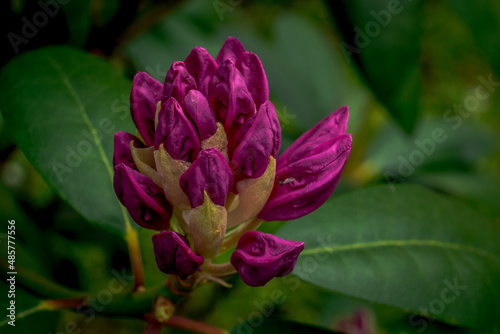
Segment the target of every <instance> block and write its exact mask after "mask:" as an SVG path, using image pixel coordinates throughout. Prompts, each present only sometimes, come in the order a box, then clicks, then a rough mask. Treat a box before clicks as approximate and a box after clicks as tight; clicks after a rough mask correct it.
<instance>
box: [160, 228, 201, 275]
mask: <svg viewBox="0 0 500 334" xmlns="http://www.w3.org/2000/svg"><path fill="white" fill-rule="evenodd" d="M153 249H154V252H155V258H156V264H157V265H158V268H159V269H160V270H161V271H162V272H164V273H165V274H172V275H177V276H179V277H180V278H181V279H185V278H186V277H188V276H190V275H192V274H194V273H195V272H196V270H198V268H199V267H200V266H201V265H202V264H203V261H204V259H203V257H201V256H198V255H196V254H195V253H194V252H193V251H192V250H191V248H189V245H188V241H187V239H186V238H185V237H184V236H183V235H182V234H179V233H177V232H172V231H163V232H160V233H157V234H155V235H153Z"/></svg>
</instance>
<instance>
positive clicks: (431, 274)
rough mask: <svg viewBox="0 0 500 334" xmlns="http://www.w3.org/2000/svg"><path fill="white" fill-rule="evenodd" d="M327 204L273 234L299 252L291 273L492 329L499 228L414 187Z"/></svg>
mask: <svg viewBox="0 0 500 334" xmlns="http://www.w3.org/2000/svg"><path fill="white" fill-rule="evenodd" d="M393 189H394V191H391V188H390V187H388V186H386V185H383V186H378V187H374V188H369V189H364V190H359V191H356V192H352V193H350V194H347V195H344V196H341V197H338V198H336V199H335V200H333V201H330V202H327V203H326V204H325V205H324V206H323V207H322V208H321V209H320V210H318V211H316V212H315V213H312V214H310V215H309V216H306V217H304V218H302V219H298V220H296V221H293V222H290V223H288V224H287V225H285V226H284V227H283V228H282V229H281V230H280V231H278V235H279V236H280V237H282V238H285V239H291V240H302V241H304V242H305V244H306V249H305V250H304V251H303V252H302V254H301V256H300V257H299V261H298V263H297V266H296V268H295V270H294V273H295V274H296V275H298V276H299V277H301V278H302V279H304V280H306V281H309V282H311V283H314V284H317V285H319V286H321V287H323V288H326V289H329V290H332V291H335V292H339V293H342V294H346V295H349V296H353V297H356V298H360V299H364V300H368V301H371V302H376V303H381V304H386V305H390V306H395V307H399V308H402V309H405V310H409V311H411V312H415V313H417V314H421V315H426V316H430V317H432V318H435V319H438V320H441V321H443V322H447V323H450V324H454V325H459V326H466V327H470V328H477V329H487V330H498V329H500V320H499V319H498V309H500V288H498V286H499V285H500V266H499V265H500V245H499V244H498V239H499V238H500V227H499V226H498V225H495V224H494V223H493V222H491V221H490V220H488V219H486V218H484V217H483V216H482V215H480V214H478V213H476V212H475V211H473V210H471V209H469V208H468V207H466V206H465V205H463V203H461V202H458V201H455V200H452V199H449V198H447V197H444V196H442V195H438V194H436V193H434V192H432V191H429V190H427V189H425V188H421V187H418V186H414V185H400V186H396V187H394V188H393Z"/></svg>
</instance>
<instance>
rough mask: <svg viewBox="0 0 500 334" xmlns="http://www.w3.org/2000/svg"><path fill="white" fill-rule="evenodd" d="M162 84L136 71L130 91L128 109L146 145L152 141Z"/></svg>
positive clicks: (150, 144)
mask: <svg viewBox="0 0 500 334" xmlns="http://www.w3.org/2000/svg"><path fill="white" fill-rule="evenodd" d="M162 91H163V85H162V84H161V83H160V82H158V81H157V80H155V79H154V78H152V77H151V76H149V75H148V74H147V73H145V72H137V74H136V75H135V77H134V80H133V82H132V92H131V93H130V111H131V114H132V120H133V121H134V124H135V126H136V127H137V130H138V131H139V134H140V135H141V137H142V139H143V140H144V143H146V145H147V146H152V145H153V141H154V133H155V129H154V119H155V113H156V104H157V103H158V101H160V99H161V96H162Z"/></svg>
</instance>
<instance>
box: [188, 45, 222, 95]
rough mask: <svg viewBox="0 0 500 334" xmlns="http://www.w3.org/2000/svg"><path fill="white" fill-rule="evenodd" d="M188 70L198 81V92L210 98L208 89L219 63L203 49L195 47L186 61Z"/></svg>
mask: <svg viewBox="0 0 500 334" xmlns="http://www.w3.org/2000/svg"><path fill="white" fill-rule="evenodd" d="M184 64H186V69H187V70H188V72H189V73H190V74H191V75H192V76H193V78H194V79H195V80H196V84H197V86H198V90H199V91H200V92H201V93H202V94H203V95H205V96H208V89H209V86H210V83H211V82H212V78H213V76H214V74H215V70H216V69H217V63H216V62H215V60H214V59H213V58H212V56H210V55H209V54H208V52H207V50H205V49H204V48H202V47H199V46H197V47H195V48H194V49H193V50H191V53H190V54H189V55H188V56H187V57H186V60H184Z"/></svg>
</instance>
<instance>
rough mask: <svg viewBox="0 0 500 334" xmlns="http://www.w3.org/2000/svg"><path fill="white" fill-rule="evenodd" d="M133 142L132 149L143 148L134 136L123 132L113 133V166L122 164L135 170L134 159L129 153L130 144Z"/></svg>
mask: <svg viewBox="0 0 500 334" xmlns="http://www.w3.org/2000/svg"><path fill="white" fill-rule="evenodd" d="M131 141H133V142H134V147H136V148H144V147H145V146H144V144H143V143H142V142H141V140H140V139H139V138H137V137H136V136H134V135H132V134H130V133H128V132H125V131H118V132H117V133H115V146H114V147H115V148H114V153H113V166H116V165H118V164H120V163H123V164H125V165H127V166H129V167H130V168H132V169H135V170H137V167H136V165H135V162H134V157H133V156H132V152H131V151H130V142H131Z"/></svg>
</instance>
